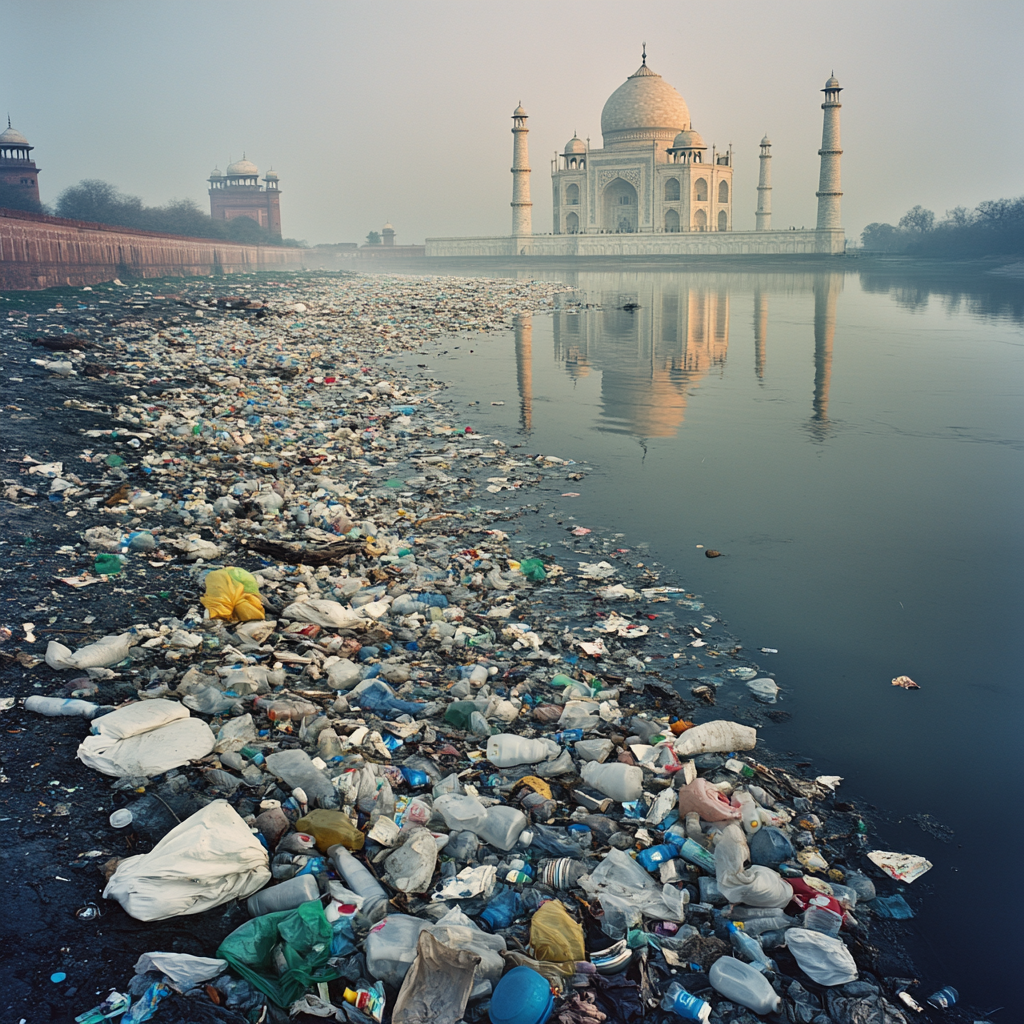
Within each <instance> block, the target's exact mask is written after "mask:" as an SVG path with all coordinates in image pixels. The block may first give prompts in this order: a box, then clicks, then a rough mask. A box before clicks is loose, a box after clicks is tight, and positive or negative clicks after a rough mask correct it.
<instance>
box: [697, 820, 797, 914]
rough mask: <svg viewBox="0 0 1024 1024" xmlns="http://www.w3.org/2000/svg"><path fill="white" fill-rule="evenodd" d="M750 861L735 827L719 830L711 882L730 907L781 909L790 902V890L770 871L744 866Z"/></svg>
mask: <svg viewBox="0 0 1024 1024" xmlns="http://www.w3.org/2000/svg"><path fill="white" fill-rule="evenodd" d="M749 860H750V848H749V847H748V846H747V839H746V836H744V835H743V829H741V828H740V826H739V825H737V824H735V823H734V822H733V823H730V824H728V825H726V826H725V828H723V829H722V830H721V832H720V833H719V836H718V844H717V845H716V846H715V880H716V881H717V882H718V888H719V889H721V891H722V895H723V896H724V897H725V898H726V899H727V900H728V901H729V902H730V903H743V904H745V905H746V906H748V907H784V906H786V904H787V903H789V902H790V901H791V900H792V899H793V887H792V886H791V885H790V884H789V883H788V882H787V881H786V880H785V879H784V878H783V877H782V875H780V874H779V873H778V872H777V871H773V870H772V869H771V868H766V867H763V866H761V865H760V864H754V865H753V866H751V867H745V866H744V865H745V864H746V863H747V861H749Z"/></svg>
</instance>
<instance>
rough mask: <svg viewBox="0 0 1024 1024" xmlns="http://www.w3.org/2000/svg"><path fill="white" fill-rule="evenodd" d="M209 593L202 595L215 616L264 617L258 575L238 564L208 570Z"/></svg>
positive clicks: (208, 608) (208, 609) (211, 615)
mask: <svg viewBox="0 0 1024 1024" xmlns="http://www.w3.org/2000/svg"><path fill="white" fill-rule="evenodd" d="M204 582H205V585H206V593H205V594H203V596H202V597H201V598H200V599H199V600H200V602H201V603H202V605H203V607H204V608H206V610H207V611H208V612H209V613H210V618H211V619H228V620H232V621H239V622H252V621H253V620H255V619H262V618H264V617H265V616H264V614H263V603H262V602H261V601H260V588H259V583H258V582H257V580H256V577H255V576H253V575H252V573H249V572H246V571H245V569H239V568H238V566H236V565H228V566H225V567H224V568H223V569H214V570H213V572H211V573H208V574H207V576H206V580H205V581H204Z"/></svg>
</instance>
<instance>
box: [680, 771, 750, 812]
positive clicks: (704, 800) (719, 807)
mask: <svg viewBox="0 0 1024 1024" xmlns="http://www.w3.org/2000/svg"><path fill="white" fill-rule="evenodd" d="M690 811H696V813H697V814H698V815H700V818H701V820H702V821H739V819H740V818H741V817H742V816H743V811H742V810H741V808H740V805H739V802H738V801H736V800H730V799H729V798H728V797H727V796H726V795H725V794H724V793H722V792H721V790H718V789H715V787H714V786H712V785H711V783H710V782H708V780H707V779H694V780H693V782H691V783H689V784H688V785H686V786H683V787H682V789H680V790H679V817H680V818H685V817H686V815H687V814H689V813H690Z"/></svg>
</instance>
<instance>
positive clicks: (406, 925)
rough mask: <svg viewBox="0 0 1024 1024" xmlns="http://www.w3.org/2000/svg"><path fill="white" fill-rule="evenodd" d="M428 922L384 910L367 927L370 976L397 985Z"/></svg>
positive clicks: (367, 957)
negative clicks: (386, 913)
mask: <svg viewBox="0 0 1024 1024" xmlns="http://www.w3.org/2000/svg"><path fill="white" fill-rule="evenodd" d="M350 856H351V855H350ZM429 925H430V922H429V921H424V920H422V919H421V918H418V917H409V916H408V915H407V914H388V916H387V917H385V918H384V920H383V921H380V922H379V923H378V924H376V925H375V926H374V927H373V928H371V929H370V933H369V935H367V936H366V943H365V946H364V949H365V953H366V970H367V971H368V972H369V974H370V977H371V978H374V979H375V980H377V981H383V982H384V984H385V985H390V986H391V987H393V988H399V987H400V986H401V984H402V982H403V981H404V979H405V975H406V974H407V973H408V971H409V968H410V967H412V964H413V961H414V960H415V959H416V948H417V945H418V943H419V937H420V932H422V931H423V930H424V929H425V928H427V927H429Z"/></svg>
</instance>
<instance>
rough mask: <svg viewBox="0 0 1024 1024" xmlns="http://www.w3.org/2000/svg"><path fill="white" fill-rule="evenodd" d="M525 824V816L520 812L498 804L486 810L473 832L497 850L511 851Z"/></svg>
mask: <svg viewBox="0 0 1024 1024" xmlns="http://www.w3.org/2000/svg"><path fill="white" fill-rule="evenodd" d="M526 824H527V822H526V815H525V814H523V812H522V811H520V810H518V809H517V808H515V807H508V806H506V805H503V804H499V805H498V806H497V807H491V808H488V810H487V814H486V816H485V818H484V820H483V822H482V823H481V824H480V825H479V826H477V828H476V829H475V832H476V834H477V835H478V836H479V837H480V838H481V839H482V840H483V841H484V842H485V843H490V844H491V846H496V847H497V848H498V849H499V850H511V849H512V847H513V846H515V845H516V842H517V840H518V839H519V835H520V833H521V832H522V831H523V829H524V828H526Z"/></svg>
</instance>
